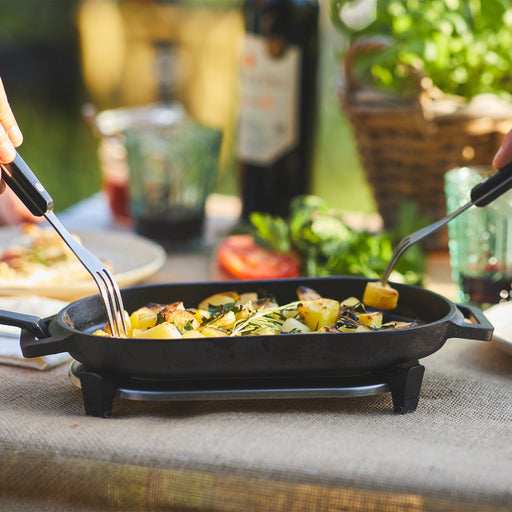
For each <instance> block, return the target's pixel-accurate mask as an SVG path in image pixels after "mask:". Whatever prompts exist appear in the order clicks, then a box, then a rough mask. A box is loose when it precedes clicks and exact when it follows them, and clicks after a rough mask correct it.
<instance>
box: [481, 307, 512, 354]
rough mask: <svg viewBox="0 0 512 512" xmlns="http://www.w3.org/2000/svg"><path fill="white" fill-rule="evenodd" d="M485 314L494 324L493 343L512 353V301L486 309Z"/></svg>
mask: <svg viewBox="0 0 512 512" xmlns="http://www.w3.org/2000/svg"><path fill="white" fill-rule="evenodd" d="M485 316H486V317H487V318H488V320H489V322H491V324H492V325H493V326H494V334H493V337H492V341H491V342H492V343H493V344H494V345H495V346H496V347H498V348H500V349H502V350H504V351H505V352H508V353H509V354H512V302H502V303H501V304H496V305H495V306H492V307H490V308H489V309H487V310H486V311H485Z"/></svg>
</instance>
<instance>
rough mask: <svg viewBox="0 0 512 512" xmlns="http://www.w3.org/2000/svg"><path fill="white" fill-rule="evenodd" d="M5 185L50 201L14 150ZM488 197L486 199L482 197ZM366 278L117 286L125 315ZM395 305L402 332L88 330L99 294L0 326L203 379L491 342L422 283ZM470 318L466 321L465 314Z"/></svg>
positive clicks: (38, 211) (488, 188)
mask: <svg viewBox="0 0 512 512" xmlns="http://www.w3.org/2000/svg"><path fill="white" fill-rule="evenodd" d="M1 168H2V175H3V177H4V179H5V181H6V182H7V184H8V185H9V187H10V188H12V189H13V191H14V192H15V193H16V194H17V195H18V196H19V197H20V199H21V200H22V201H23V202H24V203H25V205H26V206H27V207H28V208H29V209H30V211H31V212H32V213H34V214H35V215H44V213H45V212H46V210H47V209H48V208H52V207H53V201H52V199H51V197H50V196H49V195H48V193H47V192H46V191H45V190H44V188H43V187H42V185H41V184H40V183H39V181H38V180H37V178H36V177H35V176H34V175H33V173H32V172H31V171H30V169H29V168H28V166H27V165H26V164H25V163H24V162H23V160H22V159H21V157H19V155H18V156H17V160H15V162H13V163H12V164H1ZM511 187H512V165H509V166H508V167H506V168H504V169H502V170H501V171H500V172H498V173H496V174H495V175H493V176H491V177H490V178H488V179H487V180H485V181H484V182H483V183H482V184H479V185H477V186H476V187H474V189H473V191H472V194H471V199H472V202H473V204H475V205H476V206H485V204H488V202H490V201H492V200H494V199H495V198H496V197H498V196H499V195H501V194H502V193H503V192H505V191H506V190H508V189H510V188H511ZM484 198H485V201H483V199H484ZM367 282H368V280H367V279H363V278H352V277H329V278H303V279H288V280H277V281H236V282H220V283H196V284H194V283H192V284H176V285H172V284H166V285H156V286H142V287H133V288H127V289H124V290H123V291H122V296H123V301H124V304H125V308H126V309H127V310H128V311H129V312H131V311H133V310H134V309H136V308H138V307H141V306H145V305H147V304H148V303H151V302H161V303H169V302H175V301H183V302H184V303H185V305H186V306H187V307H195V306H197V304H198V303H199V302H200V301H201V300H203V299H204V298H206V297H207V296H209V295H212V294H214V293H217V292H221V291H225V290H227V289H233V290H236V291H238V292H247V291H257V290H258V289H260V288H263V289H265V290H267V291H268V292H269V293H271V294H273V295H275V297H276V299H277V301H278V302H279V303H281V304H284V303H286V302H290V301H292V300H296V289H297V287H298V286H300V285H304V286H309V287H310V288H314V289H315V290H317V291H318V292H319V293H320V294H321V295H322V296H324V297H329V298H333V299H337V300H342V299H345V298H347V297H350V296H355V297H358V298H361V297H362V296H363V291H364V288H365V285H366V283H367ZM393 286H395V287H396V289H397V290H398V291H399V294H400V299H399V303H398V307H397V308H396V310H394V311H393V315H396V316H397V317H399V318H402V317H404V318H407V319H411V320H418V321H419V322H421V325H419V326H417V327H411V328H407V329H399V330H390V331H377V332H359V333H339V334H338V333H334V334H332V333H328V334H327V333H325V334H317V333H315V334H282V335H278V336H243V337H222V338H206V339H187V340H181V339H178V340H137V339H114V338H107V337H103V336H94V335H92V334H91V333H92V332H94V331H95V330H96V329H98V328H100V327H102V326H103V325H104V323H105V311H104V307H103V303H102V301H101V299H100V296H99V295H97V296H93V297H89V298H86V299H82V300H80V301H77V302H74V303H72V304H70V305H69V306H67V307H66V308H64V309H63V310H62V311H61V312H60V313H59V314H58V315H56V317H53V318H50V319H46V320H41V319H38V318H35V317H30V316H27V315H19V314H15V313H9V312H3V313H2V314H1V315H0V322H3V323H5V324H7V325H16V326H19V327H22V328H23V329H22V336H21V348H22V351H23V354H24V356H25V357H35V356H41V355H47V354H53V353H59V352H69V353H70V354H71V356H73V357H74V358H75V359H76V360H77V361H79V362H81V363H83V364H85V365H86V366H87V367H89V368H90V369H93V370H98V371H100V370H101V371H108V372H114V373H121V374H127V375H130V376H139V377H148V378H197V377H200V378H207V377H219V376H221V377H239V376H244V377H245V376H251V377H258V376H270V375H282V376H285V375H329V374H340V373H344V372H354V371H370V370H374V369H379V368H383V367H386V366H392V365H397V364H402V363H406V362H409V361H411V360H417V359H421V358H424V357H426V356H428V355H430V354H432V353H433V352H435V351H437V350H438V349H439V348H441V347H442V345H443V344H444V343H445V341H446V340H447V339H449V338H454V337H456V338H469V339H476V340H489V339H490V338H491V336H492V331H493V327H492V325H491V324H490V323H489V322H488V321H487V319H486V318H485V316H484V315H483V313H482V312H481V311H479V310H477V309H476V308H470V307H468V306H462V305H455V304H453V303H452V302H450V301H449V300H448V299H446V298H444V297H442V296H440V295H437V294H435V293H432V292H430V291H428V290H424V289H422V288H418V287H414V286H408V285H398V284H394V285H393ZM470 317H471V318H473V319H474V321H476V324H470V323H468V322H466V321H465V318H470Z"/></svg>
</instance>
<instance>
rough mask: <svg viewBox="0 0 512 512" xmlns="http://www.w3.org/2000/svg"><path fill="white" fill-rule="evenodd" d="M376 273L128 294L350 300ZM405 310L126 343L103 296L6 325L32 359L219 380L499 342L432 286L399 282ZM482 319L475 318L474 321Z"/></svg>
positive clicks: (142, 299)
mask: <svg viewBox="0 0 512 512" xmlns="http://www.w3.org/2000/svg"><path fill="white" fill-rule="evenodd" d="M367 282H368V280H367V279H363V278H357V277H341V276H338V277H326V278H298V279H283V280H278V281H234V282H226V281H223V282H207V283H191V284H163V285H148V286H134V287H131V288H125V289H124V290H122V295H123V300H124V303H125V307H126V309H127V310H128V311H133V310H135V309H137V308H138V307H141V306H145V305H147V304H148V303H151V302H157V303H170V302H175V301H183V302H184V304H185V306H186V307H196V306H197V305H198V304H199V302H200V301H201V300H203V299H204V298H206V297H208V296H210V295H212V294H214V293H218V292H223V291H229V290H236V291H237V292H239V293H243V292H250V291H259V290H265V291H267V292H269V293H271V294H273V295H274V296H275V297H276V300H277V301H278V303H280V304H284V303H287V302H290V301H293V300H297V294H296V290H297V287H298V286H301V285H302V286H308V287H310V288H314V289H315V290H316V291H318V292H319V293H320V294H321V295H322V296H325V297H329V298H334V299H337V300H343V299H345V298H347V297H350V296H355V297H362V294H363V291H364V288H365V286H366V283H367ZM393 286H395V287H396V289H397V290H398V291H399V293H400V299H399V303H398V307H397V308H396V310H394V311H393V314H392V315H389V317H388V319H393V318H394V319H412V320H418V321H419V322H421V325H419V326H416V327H411V328H406V329H395V330H389V331H375V332H358V333H313V334H281V335H274V336H240V337H221V338H200V339H176V340H150V339H144V340H143V339H116V338H108V337H103V336H96V335H92V334H91V333H92V332H94V331H95V330H96V329H98V328H101V327H103V326H104V323H105V312H104V307H103V303H102V301H101V299H100V297H99V295H98V296H93V297H88V298H86V299H82V300H79V301H77V302H73V303H72V304H70V305H68V306H67V307H65V308H64V309H63V310H62V311H61V312H60V313H58V314H57V315H56V316H55V317H52V318H48V319H45V320H41V319H38V318H36V317H30V316H27V315H19V314H12V313H8V312H5V311H4V312H1V314H0V323H4V324H8V325H17V326H19V327H22V336H21V348H22V351H23V354H24V356H25V357H36V356H41V355H47V354H53V353H59V352H69V353H70V354H71V356H72V357H73V358H74V359H76V360H77V361H79V362H81V363H83V364H85V365H86V366H87V367H88V368H90V369H93V370H97V371H103V372H108V373H117V374H123V375H130V376H132V377H142V378H158V379H180V378H213V377H266V376H291V375H294V376H326V375H341V374H345V373H353V372H359V371H371V370H374V369H380V368H385V367H388V366H393V365H398V364H402V363H407V362H409V361H414V360H418V359H421V358H424V357H426V356H428V355H430V354H432V353H433V352H435V351H437V350H438V349H440V348H441V347H442V346H443V344H444V343H445V341H446V340H447V339H449V338H467V339H474V340H490V338H491V336H492V331H493V327H492V325H491V324H490V323H489V322H488V321H487V319H486V318H485V316H484V315H483V313H482V312H481V311H480V310H478V309H476V308H470V307H468V306H462V305H455V304H454V303H452V302H451V301H449V300H448V299H446V298H444V297H442V296H441V295H438V294H436V293H433V292H430V291H428V290H425V289H423V288H419V287H415V286H409V285H399V284H394V285H393ZM470 318H471V319H472V321H473V322H476V323H469V322H467V321H466V319H470Z"/></svg>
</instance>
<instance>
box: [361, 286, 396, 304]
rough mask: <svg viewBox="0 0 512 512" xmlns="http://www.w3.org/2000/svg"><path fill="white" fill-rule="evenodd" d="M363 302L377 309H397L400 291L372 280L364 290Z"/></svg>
mask: <svg viewBox="0 0 512 512" xmlns="http://www.w3.org/2000/svg"><path fill="white" fill-rule="evenodd" d="M363 303H364V304H365V305H366V306H369V307H371V308H375V309H395V308H396V305H397V303H398V291H397V290H395V289H394V288H392V287H391V286H389V285H388V284H387V285H383V284H382V283H381V282H380V281H370V282H369V283H367V285H366V288H365V290H364V294H363Z"/></svg>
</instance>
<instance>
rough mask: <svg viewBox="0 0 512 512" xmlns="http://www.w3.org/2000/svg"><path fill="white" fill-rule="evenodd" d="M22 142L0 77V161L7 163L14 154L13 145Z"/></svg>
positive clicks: (21, 136)
mask: <svg viewBox="0 0 512 512" xmlns="http://www.w3.org/2000/svg"><path fill="white" fill-rule="evenodd" d="M22 142H23V135H22V133H21V131H20V129H19V127H18V123H17V122H16V119H15V118H14V114H13V113H12V110H11V107H10V106H9V101H8V99H7V94H6V93H5V89H4V85H3V83H2V79H1V78H0V162H2V163H9V162H11V161H12V160H14V157H15V156H16V150H15V149H14V148H15V147H17V146H19V145H20V144H21V143H22Z"/></svg>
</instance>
